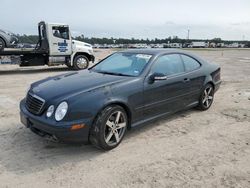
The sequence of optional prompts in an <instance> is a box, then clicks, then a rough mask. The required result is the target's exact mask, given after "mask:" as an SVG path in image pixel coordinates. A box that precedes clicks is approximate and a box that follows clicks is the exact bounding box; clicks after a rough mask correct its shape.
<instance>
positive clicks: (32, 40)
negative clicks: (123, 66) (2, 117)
mask: <svg viewBox="0 0 250 188" xmlns="http://www.w3.org/2000/svg"><path fill="white" fill-rule="evenodd" d="M18 38H19V42H20V43H29V44H36V43H37V42H38V36H37V35H18ZM73 38H74V39H75V40H79V41H84V42H87V43H90V44H138V43H141V44H162V43H166V44H167V43H181V44H185V43H189V42H191V41H192V42H195V41H204V42H213V43H215V44H218V43H225V44H229V43H234V42H238V43H242V44H245V45H246V46H247V47H250V41H226V40H222V39H221V38H214V39H211V40H208V39H207V40H202V39H190V40H188V39H181V38H178V37H177V36H174V37H168V38H165V39H158V38H155V39H135V38H131V39H125V38H112V37H111V38H95V37H91V38H88V37H84V35H81V36H77V37H73Z"/></svg>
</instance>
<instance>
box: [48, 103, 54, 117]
mask: <svg viewBox="0 0 250 188" xmlns="http://www.w3.org/2000/svg"><path fill="white" fill-rule="evenodd" d="M54 110H55V107H54V105H51V106H50V107H49V108H48V110H47V113H46V116H47V117H51V116H52V114H53V113H54Z"/></svg>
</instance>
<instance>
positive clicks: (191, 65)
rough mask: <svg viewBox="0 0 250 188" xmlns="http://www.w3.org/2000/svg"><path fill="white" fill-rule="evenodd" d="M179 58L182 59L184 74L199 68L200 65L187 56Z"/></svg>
mask: <svg viewBox="0 0 250 188" xmlns="http://www.w3.org/2000/svg"><path fill="white" fill-rule="evenodd" d="M181 57H182V59H183V63H184V66H185V70H186V72H190V71H193V70H196V69H198V68H199V67H200V66H201V64H200V63H199V62H198V61H197V60H195V59H194V58H192V57H189V56H187V55H181Z"/></svg>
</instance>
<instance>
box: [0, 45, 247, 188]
mask: <svg viewBox="0 0 250 188" xmlns="http://www.w3.org/2000/svg"><path fill="white" fill-rule="evenodd" d="M193 52H194V53H196V54H198V55H200V56H202V57H203V58H205V59H207V60H210V61H213V62H216V63H218V64H220V66H221V67H222V79H223V84H222V85H221V88H220V90H219V91H218V92H217V93H216V95H215V101H214V104H213V106H212V107H211V108H210V109H209V110H208V111H206V112H200V111H197V110H194V109H192V110H189V111H185V112H180V113H177V114H175V115H173V116H170V117H166V118H164V119H161V120H158V121H155V122H153V123H150V124H147V125H145V126H143V127H140V128H137V129H134V130H132V131H130V132H128V133H127V135H126V138H125V139H124V140H123V142H122V144H121V145H120V146H119V147H118V148H116V149H114V150H112V151H109V152H102V151H99V150H97V149H96V148H94V147H92V146H91V145H87V146H86V145H65V144H56V143H51V142H48V141H46V140H44V139H42V138H40V137H38V136H37V135H34V134H33V133H32V132H30V131H29V130H28V129H26V128H24V126H23V125H22V124H21V123H20V121H19V108H18V105H19V101H20V100H21V99H22V98H23V97H24V95H25V92H26V89H27V88H28V86H29V84H30V83H32V82H34V81H37V80H40V79H42V78H45V77H48V76H53V75H57V74H62V73H64V72H67V71H68V69H67V68H65V67H63V66H61V67H59V68H58V67H52V68H46V67H35V68H34V67H28V68H27V67H26V68H19V67H18V66H15V65H0V120H1V121H0V143H1V144H0V187H23V188H28V187H32V188H33V187H192V188H193V187H211V188H212V187H242V188H246V187H250V50H222V49H220V50H195V51H193ZM110 53H111V50H98V51H96V56H97V59H101V58H103V57H105V56H107V55H108V54H110Z"/></svg>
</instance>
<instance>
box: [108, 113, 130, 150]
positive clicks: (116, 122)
mask: <svg viewBox="0 0 250 188" xmlns="http://www.w3.org/2000/svg"><path fill="white" fill-rule="evenodd" d="M126 127H127V120H126V116H125V115H124V114H123V112H122V111H116V112H114V113H112V114H111V115H110V116H109V118H108V120H107V122H106V125H105V133H104V134H105V135H104V139H105V142H106V144H108V145H109V146H114V145H116V144H117V143H119V142H120V141H121V139H122V138H123V135H124V133H125V131H126Z"/></svg>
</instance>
